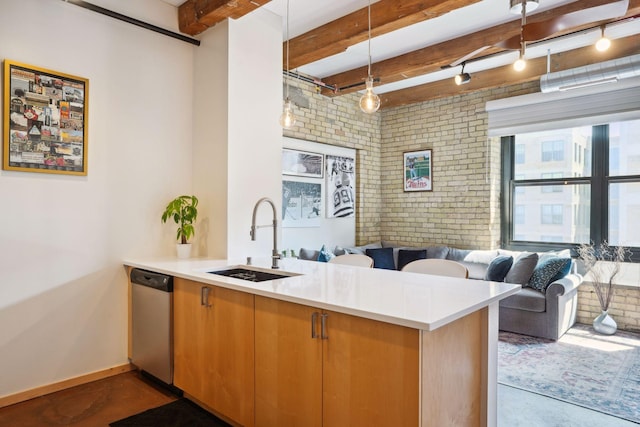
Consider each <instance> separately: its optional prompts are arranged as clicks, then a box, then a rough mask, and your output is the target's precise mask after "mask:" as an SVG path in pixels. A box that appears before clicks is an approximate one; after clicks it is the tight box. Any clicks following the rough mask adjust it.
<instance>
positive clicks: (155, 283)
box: [129, 268, 173, 292]
mask: <svg viewBox="0 0 640 427" xmlns="http://www.w3.org/2000/svg"><path fill="white" fill-rule="evenodd" d="M129 277H130V279H131V284H132V285H133V284H136V285H142V286H147V287H149V288H153V289H157V290H159V291H164V292H173V277H171V276H167V275H166V274H161V273H156V272H154V271H147V270H143V269H141V268H134V269H132V270H131V275H130V276H129Z"/></svg>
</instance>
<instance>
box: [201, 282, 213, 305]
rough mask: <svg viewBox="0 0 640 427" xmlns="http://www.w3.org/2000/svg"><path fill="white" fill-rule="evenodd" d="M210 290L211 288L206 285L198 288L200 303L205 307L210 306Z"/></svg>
mask: <svg viewBox="0 0 640 427" xmlns="http://www.w3.org/2000/svg"><path fill="white" fill-rule="evenodd" d="M210 291H211V289H209V288H208V287H207V286H203V287H202V288H200V305H202V306H204V307H207V308H209V307H211V304H209V292H210Z"/></svg>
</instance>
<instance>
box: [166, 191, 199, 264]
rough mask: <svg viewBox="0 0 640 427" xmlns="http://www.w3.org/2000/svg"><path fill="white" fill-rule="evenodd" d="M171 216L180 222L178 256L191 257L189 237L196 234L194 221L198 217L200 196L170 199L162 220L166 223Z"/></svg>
mask: <svg viewBox="0 0 640 427" xmlns="http://www.w3.org/2000/svg"><path fill="white" fill-rule="evenodd" d="M169 218H173V220H174V221H175V223H176V224H178V230H177V233H176V239H177V240H178V243H177V245H176V247H177V250H178V258H189V256H191V243H189V239H191V238H192V237H193V236H194V235H195V229H194V227H193V223H194V222H195V220H196V219H197V218H198V198H197V197H196V196H180V197H176V198H175V199H173V200H172V201H170V202H169V204H168V205H167V207H166V208H165V210H164V213H163V214H162V222H163V223H166V222H167V220H168V219H169Z"/></svg>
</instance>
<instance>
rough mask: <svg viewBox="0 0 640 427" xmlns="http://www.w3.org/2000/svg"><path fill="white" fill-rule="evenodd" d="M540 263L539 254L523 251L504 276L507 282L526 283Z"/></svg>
mask: <svg viewBox="0 0 640 427" xmlns="http://www.w3.org/2000/svg"><path fill="white" fill-rule="evenodd" d="M537 263H538V254H537V253H535V252H533V253H529V252H523V253H522V254H521V255H520V256H519V257H518V258H517V259H516V260H515V262H514V264H513V266H512V267H511V269H510V270H509V272H508V273H507V275H506V276H505V278H504V281H505V282H507V283H516V284H518V285H525V284H527V283H529V279H531V276H532V275H533V270H534V269H535V268H536V264H537Z"/></svg>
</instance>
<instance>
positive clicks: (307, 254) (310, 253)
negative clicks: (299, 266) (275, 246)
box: [298, 248, 320, 261]
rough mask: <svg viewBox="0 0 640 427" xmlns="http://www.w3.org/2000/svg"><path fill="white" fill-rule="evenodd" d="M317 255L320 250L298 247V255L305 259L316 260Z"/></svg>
mask: <svg viewBox="0 0 640 427" xmlns="http://www.w3.org/2000/svg"><path fill="white" fill-rule="evenodd" d="M319 255H320V251H317V250H315V249H306V248H300V253H299V254H298V257H299V258H300V259H304V260H307V261H317V260H318V256H319Z"/></svg>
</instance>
